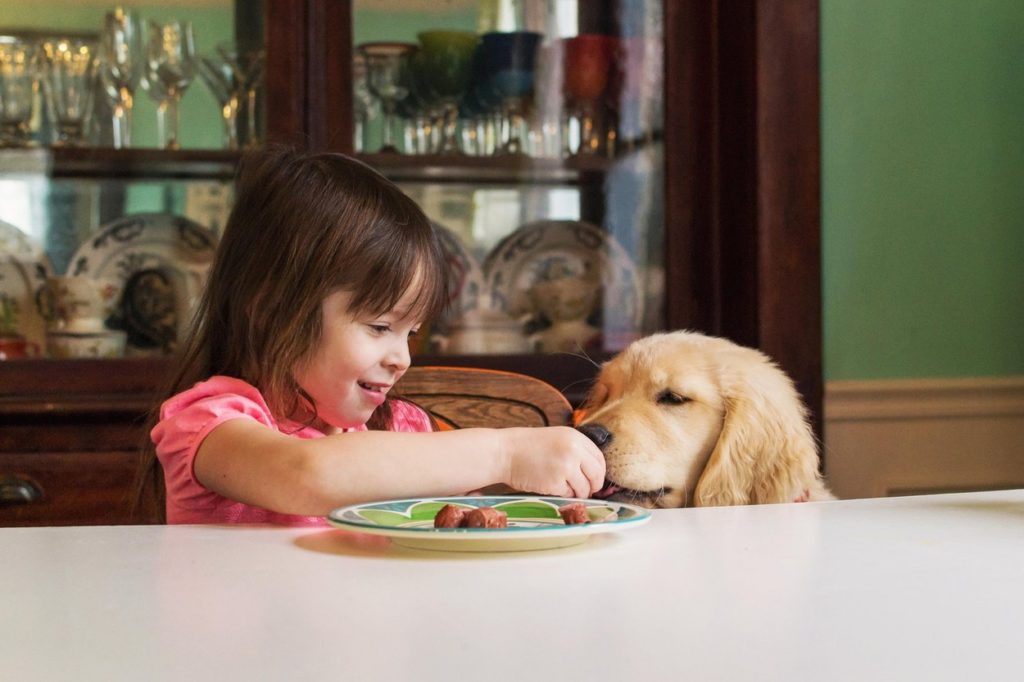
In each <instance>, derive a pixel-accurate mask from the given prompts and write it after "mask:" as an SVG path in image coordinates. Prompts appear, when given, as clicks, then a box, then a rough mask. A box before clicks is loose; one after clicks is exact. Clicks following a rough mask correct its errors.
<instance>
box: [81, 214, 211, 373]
mask: <svg viewBox="0 0 1024 682" xmlns="http://www.w3.org/2000/svg"><path fill="white" fill-rule="evenodd" d="M216 244H217V236H216V234H215V233H214V232H213V231H212V230H210V229H208V228H206V227H203V226H202V225H200V224H198V223H196V222H194V221H192V220H189V219H188V218H185V217H183V216H178V215H171V214H165V213H139V214H134V215H128V216H124V217H123V218H119V219H117V220H115V221H113V222H111V223H108V224H106V225H103V226H101V227H100V228H99V229H98V230H97V231H96V233H95V234H93V235H91V236H90V238H89V239H88V240H87V241H85V242H84V243H82V244H81V245H80V246H79V247H78V250H77V251H76V252H75V254H74V256H72V258H71V264H70V265H69V266H68V274H69V275H86V276H89V277H97V278H100V277H102V278H110V279H115V280H118V281H120V282H122V284H123V290H124V293H123V304H122V311H121V317H122V319H120V320H117V321H115V325H114V326H116V327H117V328H123V329H124V330H125V331H127V332H128V349H129V354H132V355H139V354H160V353H168V352H170V351H171V350H173V348H174V347H175V346H176V344H177V342H178V341H180V340H181V338H182V337H183V336H184V333H185V332H186V331H187V329H188V325H189V323H190V321H191V316H192V310H193V307H194V305H195V302H196V301H197V300H198V298H199V296H200V294H201V292H202V288H203V285H204V284H205V282H206V274H207V270H208V269H209V267H210V263H211V262H212V260H213V253H214V249H215V248H216Z"/></svg>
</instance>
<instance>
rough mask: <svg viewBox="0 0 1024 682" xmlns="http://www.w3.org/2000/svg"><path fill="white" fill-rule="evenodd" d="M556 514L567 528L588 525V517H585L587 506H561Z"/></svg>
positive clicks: (578, 504) (573, 503) (576, 504)
mask: <svg viewBox="0 0 1024 682" xmlns="http://www.w3.org/2000/svg"><path fill="white" fill-rule="evenodd" d="M558 513H559V514H560V515H561V517H562V521H564V522H565V525H567V526H572V525H575V524H579V523H590V517H589V516H587V505H586V504H584V503H583V502H570V503H569V504H565V505H562V506H561V507H559V508H558Z"/></svg>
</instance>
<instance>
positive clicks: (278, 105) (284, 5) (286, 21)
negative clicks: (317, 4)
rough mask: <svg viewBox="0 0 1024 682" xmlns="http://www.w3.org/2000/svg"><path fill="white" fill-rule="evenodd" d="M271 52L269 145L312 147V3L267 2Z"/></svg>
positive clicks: (266, 28)
mask: <svg viewBox="0 0 1024 682" xmlns="http://www.w3.org/2000/svg"><path fill="white" fill-rule="evenodd" d="M264 1H265V3H266V21H265V23H264V43H265V45H266V49H267V66H266V73H265V84H266V97H265V99H266V107H265V114H266V136H267V142H269V143H281V144H292V145H296V146H298V147H306V146H308V144H309V130H308V127H307V126H308V123H307V121H308V118H307V113H306V84H307V83H306V73H307V72H308V69H309V67H308V63H307V42H308V32H307V30H306V27H307V25H308V18H307V17H308V14H309V3H310V2H311V1H312V0H264Z"/></svg>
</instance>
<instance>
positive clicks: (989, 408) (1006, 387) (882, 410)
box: [825, 376, 1024, 423]
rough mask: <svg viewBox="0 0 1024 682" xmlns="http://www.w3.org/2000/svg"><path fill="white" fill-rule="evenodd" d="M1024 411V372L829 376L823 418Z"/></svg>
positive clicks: (1021, 413) (1020, 413) (1016, 413)
mask: <svg viewBox="0 0 1024 682" xmlns="http://www.w3.org/2000/svg"><path fill="white" fill-rule="evenodd" d="M977 416H985V417H995V416H1024V376H1019V377H977V378H963V379H961V378H957V379H931V378H929V379H880V380H857V381H830V382H828V383H827V384H826V385H825V421H826V423H827V422H830V421H858V420H864V419H870V420H873V419H915V418H957V417H977Z"/></svg>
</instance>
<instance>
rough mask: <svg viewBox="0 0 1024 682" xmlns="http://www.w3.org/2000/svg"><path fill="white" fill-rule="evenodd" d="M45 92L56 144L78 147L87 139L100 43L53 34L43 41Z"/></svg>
mask: <svg viewBox="0 0 1024 682" xmlns="http://www.w3.org/2000/svg"><path fill="white" fill-rule="evenodd" d="M40 48H41V51H42V52H41V55H42V75H43V79H42V80H43V92H44V94H45V95H46V108H47V113H48V114H49V116H50V121H51V122H52V124H53V126H54V130H53V134H54V140H53V144H54V145H55V146H58V147H63V146H67V147H74V146H78V145H80V144H82V143H83V141H84V137H85V126H86V123H87V122H88V121H89V117H90V116H91V115H92V106H93V92H94V91H95V84H96V82H95V80H94V79H95V77H96V52H97V45H96V43H94V42H91V41H87V40H79V39H75V38H53V39H49V40H44V41H43V42H42V43H41V45H40Z"/></svg>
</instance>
